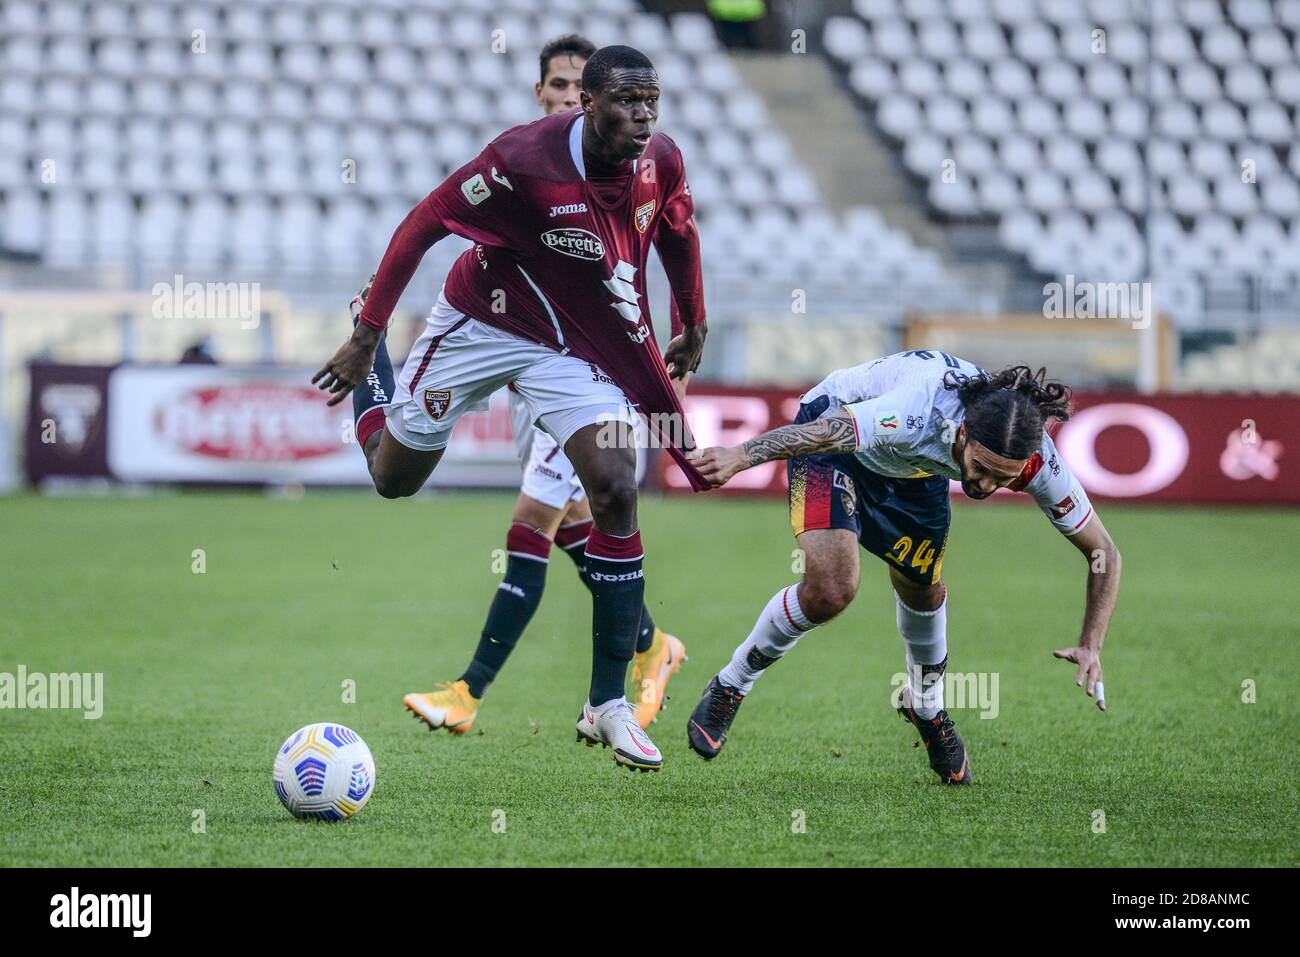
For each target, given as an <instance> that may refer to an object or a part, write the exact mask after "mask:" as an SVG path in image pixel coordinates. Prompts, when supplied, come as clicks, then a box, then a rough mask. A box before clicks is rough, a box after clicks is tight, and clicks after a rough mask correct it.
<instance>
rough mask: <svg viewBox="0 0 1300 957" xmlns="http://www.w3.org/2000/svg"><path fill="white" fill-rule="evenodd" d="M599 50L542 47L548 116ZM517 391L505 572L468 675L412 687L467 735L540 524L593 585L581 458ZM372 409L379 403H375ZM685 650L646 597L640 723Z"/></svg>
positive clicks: (433, 713) (531, 565)
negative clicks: (576, 462) (514, 496)
mask: <svg viewBox="0 0 1300 957" xmlns="http://www.w3.org/2000/svg"><path fill="white" fill-rule="evenodd" d="M595 52H596V47H595V45H594V44H593V43H592V42H591V41H590V40H588V39H586V38H585V37H582V36H578V35H577V34H572V33H571V34H567V35H565V36H561V37H557V38H556V39H554V40H551V41H550V42H549V43H547V44H546V45H545V46H544V47H542V52H541V56H540V60H541V65H540V69H541V80H540V81H539V82H537V83H536V84H534V86H533V93H534V95H535V96H536V97H537V104H538V105H539V106H540V107H541V108H542V110H543V112H544V113H545V114H546V115H548V116H549V115H550V114H552V113H562V112H565V111H566V110H572V109H575V108H576V107H577V106H578V105H579V102H580V100H579V94H580V92H581V89H582V69H583V67H584V66H586V64H587V60H588V59H589V58H590V57H591V55H592V54H593V53H595ZM368 292H369V286H367V287H366V288H365V289H363V290H362V291H361V293H360V295H358V297H357V298H356V299H354V300H353V311H354V314H355V315H359V314H360V307H361V306H364V304H365V300H366V295H367V294H368ZM672 320H673V323H672V325H673V330H672V332H673V335H674V336H675V335H677V334H678V333H679V332H680V331H681V329H680V326H681V322H680V319H679V318H678V315H677V310H676V308H675V306H674V308H673V309H672ZM689 376H690V374H689V373H687V374H686V375H684V376H682V377H681V378H680V379H674V380H673V386H674V389H675V390H676V391H677V397H678V399H679V400H680V399H682V398H683V397H684V395H685V391H686V383H687V380H688V379H689ZM509 396H510V420H511V423H512V425H513V428H514V435H515V449H516V452H517V453H518V456H519V465H520V467H521V468H522V469H523V483H522V485H521V487H520V491H519V498H518V500H517V501H516V502H515V510H514V514H513V515H512V516H511V525H510V530H509V531H508V532H507V534H506V553H507V561H506V572H505V576H504V578H503V579H502V581H501V584H500V586H498V588H497V591H496V594H495V596H494V597H493V599H492V604H491V606H490V607H489V609H488V614H487V621H486V622H485V623H484V626H483V631H482V633H481V634H480V636H479V642H478V647H477V649H476V650H475V652H474V657H473V659H472V660H471V661H470V663H469V666H468V667H467V668H466V669H465V671H464V672H463V673H462V674H461V676H460V677H459V678H457V679H456V680H455V681H448V682H440V683H439V685H438V690H437V691H433V692H430V693H428V694H420V693H412V694H409V695H407V696H406V706H407V708H409V709H410V711H411V712H412V713H413V714H415V715H416V716H418V717H419V718H421V719H422V720H423V721H424V722H425V723H426V724H428V725H429V727H430V729H433V728H446V729H447V730H448V731H451V732H453V733H455V734H464V733H465V732H466V731H468V730H469V729H470V728H471V727H472V726H473V724H474V718H475V717H476V716H477V715H478V709H479V707H480V706H481V705H482V703H483V696H484V694H486V692H487V688H488V686H489V685H490V684H491V683H492V682H493V681H494V680H495V679H496V676H497V674H498V672H500V670H501V668H502V667H503V666H504V665H505V663H506V659H508V658H509V657H510V653H511V652H512V651H513V650H514V648H515V645H516V644H517V643H518V641H519V638H520V636H521V635H522V634H523V633H524V630H525V629H526V628H527V627H528V623H529V622H530V621H531V620H532V617H533V615H534V613H535V612H536V611H537V608H538V605H540V604H541V600H542V591H543V589H544V588H545V586H546V571H547V563H548V558H547V557H546V556H539V555H537V554H536V549H535V548H531V547H529V546H528V545H527V544H526V543H527V542H535V541H537V539H536V533H538V532H540V533H541V534H542V535H543V536H545V538H546V539H547V541H549V542H552V543H554V544H558V545H559V546H560V550H561V551H563V552H564V554H566V555H568V556H569V558H571V559H573V562H574V564H575V566H576V567H577V570H578V576H579V578H581V579H582V582H583V584H584V585H589V584H590V583H589V580H588V578H587V573H586V555H585V549H586V546H587V537H588V536H589V535H590V534H591V524H592V521H591V508H590V507H589V506H588V504H587V501H586V498H587V496H586V492H584V491H583V489H582V483H581V482H579V481H578V476H577V473H576V472H575V471H574V468H573V463H572V462H570V461H569V460H568V458H567V457H566V456H565V454H564V451H563V450H562V449H561V448H560V447H559V446H558V445H556V443H555V439H553V438H552V437H551V436H550V434H548V433H547V432H544V431H542V430H541V429H539V428H537V426H535V425H534V424H533V420H532V415H531V413H530V412H529V410H528V404H527V403H526V402H524V400H523V399H521V398H520V397H519V394H518V393H517V392H515V391H514V390H513V389H511V390H509ZM374 411H375V413H378V412H379V410H378V409H377V408H376V409H375V410H374ZM520 541H523V542H524V543H525V544H524V546H523V547H522V550H516V548H515V547H512V545H516V546H517V545H518V543H519V542H520ZM685 658H686V647H685V645H684V644H683V643H682V642H681V641H680V640H679V639H678V638H677V637H676V636H674V635H670V634H668V633H666V632H664V631H663V630H661V629H660V628H659V627H658V626H656V625H655V622H654V619H653V618H652V617H651V615H650V610H649V609H648V608H645V607H644V606H643V607H642V609H641V623H640V625H639V626H638V629H637V643H636V654H635V656H634V657H633V659H632V688H633V689H634V691H633V694H634V703H635V713H636V719H637V723H638V724H639V725H641V727H642V728H648V727H649V726H650V723H651V722H652V721H654V720H655V718H656V716H657V715H658V714H659V709H660V707H662V705H663V700H664V696H665V692H666V690H667V687H668V680H669V678H671V677H672V675H673V674H675V673H676V672H677V670H678V669H679V668H680V667H681V663H682V662H683V661H684V660H685Z"/></svg>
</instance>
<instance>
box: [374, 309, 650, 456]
mask: <svg viewBox="0 0 1300 957" xmlns="http://www.w3.org/2000/svg"><path fill="white" fill-rule="evenodd" d="M511 382H513V383H514V385H515V390H516V391H517V392H518V394H519V396H520V398H521V399H523V401H524V402H525V403H526V405H527V406H528V411H529V414H530V415H531V416H532V419H533V421H534V422H535V423H536V424H537V425H538V426H539V427H540V428H542V429H543V430H545V431H546V432H548V433H550V435H551V437H553V438H554V440H555V441H556V442H557V443H558V444H559V445H560V446H561V447H562V446H563V445H564V443H565V442H567V441H568V440H569V438H570V436H572V435H573V433H574V432H577V431H578V430H579V429H581V428H583V427H584V426H588V425H592V424H594V423H597V422H609V421H613V420H619V421H628V422H635V421H636V414H635V413H634V412H633V411H632V407H631V405H630V404H629V403H628V400H627V396H625V395H624V394H623V390H622V389H620V388H619V387H618V386H617V385H615V384H614V383H613V381H611V380H610V378H609V376H607V375H605V373H604V372H602V371H601V370H600V368H599V367H598V366H596V365H595V364H593V363H590V362H585V361H584V360H582V359H579V358H578V357H576V356H572V355H567V354H564V353H559V352H556V351H555V350H554V349H548V348H547V347H546V346H543V345H541V344H539V343H536V342H530V341H529V340H527V339H521V338H520V337H519V336H514V335H511V334H510V333H508V332H503V331H501V330H500V329H496V328H493V327H492V326H489V325H487V324H486V323H483V322H479V321H478V320H477V319H472V318H470V317H469V316H467V315H465V314H464V313H463V312H460V311H459V310H458V309H455V308H454V307H453V306H452V305H451V304H450V303H448V302H447V298H446V296H445V295H444V294H443V293H439V294H438V302H437V304H436V305H435V306H434V307H433V312H431V313H430V314H429V320H428V324H427V325H426V326H425V329H424V332H423V333H422V334H421V336H420V338H419V339H417V340H416V342H415V345H414V346H413V347H412V348H411V354H410V355H409V356H407V359H406V364H405V365H404V366H403V367H402V372H401V374H400V375H399V376H398V377H397V383H396V388H395V389H394V395H393V401H392V402H391V403H390V404H389V405H388V407H387V408H386V409H385V410H384V415H385V418H386V425H387V426H388V431H389V432H391V433H393V437H394V438H395V439H397V440H398V441H399V442H401V443H402V444H403V445H405V446H407V447H408V448H412V449H416V450H418V451H422V452H433V451H436V450H438V449H442V448H445V447H446V445H447V442H448V441H449V440H450V438H451V430H452V429H453V428H454V427H455V425H456V422H457V421H458V420H459V419H460V417H461V416H462V415H464V414H465V413H466V412H479V411H483V410H486V409H487V407H488V398H489V396H491V395H492V393H493V392H495V391H496V390H497V389H499V388H501V387H502V386H504V385H506V384H507V383H511Z"/></svg>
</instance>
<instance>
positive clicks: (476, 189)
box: [460, 173, 492, 206]
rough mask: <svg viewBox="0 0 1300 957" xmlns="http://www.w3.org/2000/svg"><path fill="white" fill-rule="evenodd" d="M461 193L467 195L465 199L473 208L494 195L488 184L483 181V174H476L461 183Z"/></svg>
mask: <svg viewBox="0 0 1300 957" xmlns="http://www.w3.org/2000/svg"><path fill="white" fill-rule="evenodd" d="M460 191H461V192H462V193H464V194H465V198H466V199H467V200H469V202H470V205H471V206H477V205H478V204H479V203H481V202H483V200H485V199H487V198H488V197H489V196H491V195H492V190H490V189H488V184H487V183H485V182H484V181H483V174H482V173H475V174H474V175H473V176H471V177H470V178H469V179H467V180H465V182H463V183H461V184H460Z"/></svg>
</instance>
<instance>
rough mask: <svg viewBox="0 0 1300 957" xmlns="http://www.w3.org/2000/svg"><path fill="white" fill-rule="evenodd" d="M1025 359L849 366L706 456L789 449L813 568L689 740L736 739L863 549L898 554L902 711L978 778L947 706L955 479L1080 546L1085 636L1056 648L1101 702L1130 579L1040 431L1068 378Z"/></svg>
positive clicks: (793, 500)
mask: <svg viewBox="0 0 1300 957" xmlns="http://www.w3.org/2000/svg"><path fill="white" fill-rule="evenodd" d="M1044 376H1045V370H1041V369H1040V370H1039V371H1038V373H1036V374H1035V373H1033V372H1031V371H1030V369H1029V368H1028V367H1026V366H1014V367H1012V368H1009V369H1005V370H1003V371H1001V372H998V373H995V374H989V373H987V372H985V371H984V370H982V369H979V368H977V367H975V366H973V365H971V364H970V363H969V362H965V361H963V360H961V359H957V358H954V357H953V356H950V355H947V354H946V353H942V352H935V351H930V350H913V351H910V352H903V353H899V354H897V355H892V356H887V357H885V358H883V359H876V360H875V361H874V362H869V363H866V364H864V365H860V366H854V367H853V368H849V369H841V370H840V371H838V372H833V373H831V375H829V376H827V377H826V379H824V380H823V381H822V382H821V383H820V384H819V385H817V386H816V387H815V388H813V389H812V390H811V391H810V392H808V393H806V394H805V395H804V396H803V400H802V404H801V406H800V409H799V414H798V415H797V416H796V418H795V422H794V424H793V425H788V426H785V427H784V428H780V429H775V430H773V431H771V432H765V433H764V434H762V435H759V436H757V437H756V438H753V439H750V440H749V441H748V442H745V443H744V444H742V445H739V446H735V447H732V448H711V449H705V450H703V451H702V452H700V453H698V457H697V458H696V459H695V464H696V467H697V468H698V469H699V470H700V472H701V474H703V475H704V476H705V478H707V479H708V480H709V481H710V482H711V483H713V485H714V486H720V485H723V484H724V483H726V481H727V480H728V479H730V478H731V477H732V476H733V475H735V474H736V473H737V472H740V471H743V470H744V469H748V468H752V467H754V466H756V465H761V464H762V463H764V462H771V461H776V460H782V459H784V460H788V465H787V469H788V472H789V477H790V521H791V525H792V527H793V529H794V534H795V536H796V538H797V540H798V542H799V547H800V548H801V549H802V551H803V553H804V556H805V571H804V577H803V580H802V581H801V582H799V583H798V584H797V585H791V586H789V587H787V588H783V589H781V590H780V591H779V592H777V593H776V594H775V595H774V596H773V597H772V599H771V601H769V602H768V603H767V607H765V608H764V609H763V612H762V614H760V615H759V617H758V621H757V622H756V623H755V625H754V629H753V631H752V632H751V633H750V635H749V637H748V638H746V639H745V640H744V641H743V642H741V644H740V646H739V647H738V648H737V649H736V651H735V654H734V655H732V658H731V661H730V662H729V663H728V664H727V665H726V666H725V667H724V668H723V669H722V670H721V671H720V672H719V673H718V674H717V675H716V676H715V677H714V678H713V679H712V680H710V682H709V684H708V687H707V688H705V691H704V695H703V697H702V698H701V699H700V703H699V704H698V705H697V706H696V708H695V711H694V712H693V713H692V714H691V718H690V721H689V723H688V726H687V734H688V737H689V740H690V745H691V747H692V748H693V749H694V750H695V751H696V752H697V753H699V754H700V755H701V756H703V757H704V758H705V759H711V758H714V757H716V756H717V754H718V752H719V751H720V750H721V749H722V746H723V744H724V743H725V742H726V740H727V734H728V731H729V730H730V727H731V723H732V721H733V720H734V718H735V716H736V711H737V709H738V708H739V707H740V703H741V701H742V700H743V699H744V697H745V696H746V695H747V694H749V692H750V690H751V688H752V687H753V685H754V682H755V681H756V680H757V679H758V678H759V676H760V675H762V673H763V671H764V669H766V668H767V667H768V666H769V665H771V664H772V663H773V662H774V661H776V660H777V659H779V658H781V657H782V656H783V655H785V654H786V653H787V652H789V651H790V649H791V648H793V647H794V646H795V644H796V643H797V642H798V641H799V639H800V638H801V637H803V636H804V635H805V634H807V633H808V632H809V631H811V630H812V629H813V628H815V627H817V626H818V625H820V624H823V623H825V622H827V621H830V619H832V618H834V617H835V616H836V615H838V614H839V613H840V612H841V611H843V610H844V609H845V608H846V607H848V604H849V602H851V601H852V600H853V596H854V594H855V593H856V591H857V587H858V573H859V564H858V561H859V560H858V548H859V546H861V547H862V548H863V549H865V550H866V551H868V552H870V553H871V554H873V555H875V556H877V557H878V558H880V559H882V560H883V561H884V562H885V564H886V565H887V566H888V567H889V577H890V581H891V583H892V584H893V587H894V592H895V605H896V610H897V622H898V630H899V633H900V634H901V635H902V638H903V645H904V647H905V650H906V657H907V665H908V668H907V674H908V682H907V684H906V685H905V686H904V687H903V688H902V689H901V691H900V695H899V699H898V711H899V713H900V714H901V715H902V716H903V717H904V718H905V719H907V720H908V721H910V722H911V723H912V724H913V725H914V726H915V727H916V728H917V730H918V731H919V732H920V734H921V739H922V741H923V742H924V744H925V747H926V750H927V753H928V756H929V759H930V767H931V768H933V769H934V771H935V772H936V773H937V774H938V775H939V777H940V779H941V780H943V781H944V782H945V783H948V784H969V783H971V781H972V780H973V775H972V771H971V764H970V759H969V757H968V756H967V754H966V748H965V746H964V745H963V743H962V740H961V738H960V736H959V735H958V734H957V731H956V729H955V728H954V726H953V722H952V718H951V717H950V716H949V715H948V712H947V711H946V710H945V709H944V707H943V702H944V698H943V674H944V669H945V668H946V666H947V663H948V643H947V634H946V631H947V628H946V625H947V587H946V586H945V585H944V583H943V579H942V578H941V571H942V568H943V554H944V546H945V545H946V543H947V540H948V526H949V520H950V511H949V502H948V483H949V480H950V479H959V480H960V481H961V486H962V491H964V492H965V493H966V495H968V496H969V497H970V498H973V499H984V498H988V497H989V496H990V495H992V494H993V493H994V492H996V491H997V490H998V489H1000V488H1008V489H1012V490H1014V491H1024V492H1027V493H1029V495H1030V496H1032V497H1033V499H1034V501H1035V502H1036V503H1037V504H1038V506H1039V508H1041V509H1042V511H1043V514H1044V515H1046V516H1047V518H1048V520H1049V521H1050V522H1051V523H1052V525H1054V526H1055V527H1056V529H1057V531H1059V532H1060V533H1061V534H1063V535H1065V536H1066V538H1067V539H1068V540H1069V541H1070V543H1071V544H1072V545H1074V546H1075V548H1077V549H1078V550H1079V551H1080V552H1081V553H1082V554H1083V556H1084V559H1085V562H1086V564H1085V568H1086V569H1087V572H1086V574H1087V586H1086V590H1087V605H1086V610H1085V612H1084V618H1083V627H1082V631H1081V633H1080V637H1079V642H1078V644H1077V645H1075V646H1072V647H1068V648H1062V649H1059V650H1058V651H1056V652H1055V655H1056V657H1058V658H1064V659H1067V660H1069V661H1072V662H1074V663H1075V665H1076V670H1075V684H1077V685H1079V686H1086V690H1087V693H1088V695H1089V696H1090V697H1095V700H1096V703H1097V707H1098V708H1100V709H1101V710H1103V711H1104V710H1106V705H1105V699H1104V697H1103V686H1102V670H1101V647H1102V643H1103V642H1104V641H1105V638H1106V629H1107V627H1108V626H1109V624H1110V619H1111V614H1112V612H1113V611H1114V608H1115V600H1116V597H1117V595H1118V592H1119V579H1120V556H1119V551H1118V550H1117V549H1116V548H1115V544H1114V542H1113V541H1111V537H1110V535H1109V534H1107V532H1106V528H1105V526H1103V525H1102V523H1101V518H1100V517H1099V516H1098V515H1097V513H1096V511H1095V510H1094V509H1093V507H1092V504H1091V503H1090V502H1089V501H1088V496H1087V493H1085V492H1084V490H1083V487H1082V486H1081V485H1080V484H1079V483H1078V481H1077V480H1076V479H1075V477H1074V476H1073V475H1072V474H1071V472H1070V470H1069V468H1068V467H1067V466H1066V464H1065V462H1064V460H1063V459H1062V458H1061V456H1060V455H1059V453H1058V452H1057V451H1056V447H1055V445H1053V444H1052V439H1051V437H1050V436H1049V435H1048V434H1047V431H1046V429H1045V428H1044V426H1045V424H1046V423H1047V422H1048V420H1050V419H1062V420H1063V419H1066V418H1068V416H1069V395H1070V393H1069V390H1068V389H1067V388H1066V387H1065V386H1063V385H1061V384H1060V383H1057V382H1046V381H1044Z"/></svg>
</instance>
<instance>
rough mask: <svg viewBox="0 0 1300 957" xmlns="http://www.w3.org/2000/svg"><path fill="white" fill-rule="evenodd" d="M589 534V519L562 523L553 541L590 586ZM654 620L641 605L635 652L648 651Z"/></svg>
mask: <svg viewBox="0 0 1300 957" xmlns="http://www.w3.org/2000/svg"><path fill="white" fill-rule="evenodd" d="M590 534H591V519H587V520H586V521H585V522H574V523H573V524H571V525H567V526H566V525H562V526H560V530H559V531H558V532H557V533H556V534H555V543H556V544H557V545H559V546H560V547H561V548H562V549H563V550H564V554H566V555H568V556H569V557H570V558H572V559H573V564H575V565H576V566H578V577H579V578H581V579H582V583H583V584H584V585H586V586H587V588H588V589H590V588H591V580H590V579H589V578H588V577H587V537H588V536H589V535H590ZM654 637H655V621H654V619H653V618H651V617H650V609H649V608H647V607H645V605H644V604H643V605H642V606H641V624H640V625H638V626H637V633H636V653H637V654H641V653H642V652H645V651H649V650H650V645H651V644H652V643H653V642H654Z"/></svg>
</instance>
